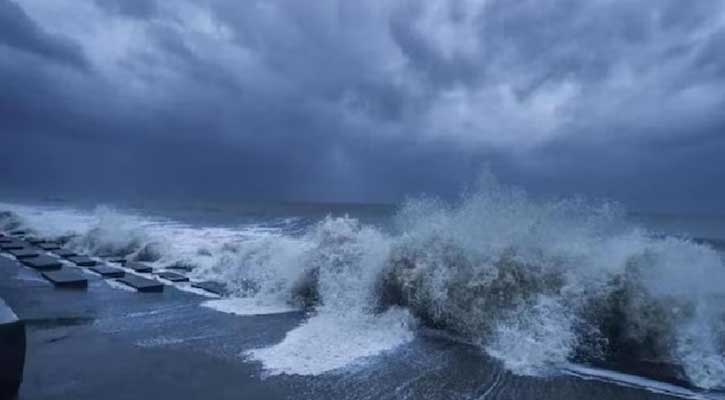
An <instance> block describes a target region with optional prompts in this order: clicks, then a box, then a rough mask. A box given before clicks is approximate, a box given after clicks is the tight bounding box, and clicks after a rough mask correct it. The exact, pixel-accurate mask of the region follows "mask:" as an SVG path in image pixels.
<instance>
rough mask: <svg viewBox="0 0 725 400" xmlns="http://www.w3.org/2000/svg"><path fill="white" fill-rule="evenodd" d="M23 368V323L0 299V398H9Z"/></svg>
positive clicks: (17, 386) (20, 376)
mask: <svg viewBox="0 0 725 400" xmlns="http://www.w3.org/2000/svg"><path fill="white" fill-rule="evenodd" d="M24 369H25V324H24V323H23V322H22V321H21V320H19V319H18V317H17V315H15V312H13V310H12V309H11V308H10V307H9V306H8V305H7V304H6V303H5V301H4V300H3V299H0V398H2V399H11V398H14V397H15V394H16V393H17V392H18V388H20V384H21V383H22V381H23V370H24Z"/></svg>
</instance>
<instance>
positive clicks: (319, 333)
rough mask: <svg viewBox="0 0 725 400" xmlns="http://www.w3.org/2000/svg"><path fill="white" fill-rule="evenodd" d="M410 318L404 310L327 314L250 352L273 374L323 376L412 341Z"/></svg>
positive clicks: (318, 316) (315, 317)
mask: <svg viewBox="0 0 725 400" xmlns="http://www.w3.org/2000/svg"><path fill="white" fill-rule="evenodd" d="M410 321H411V319H410V316H409V315H408V313H407V312H405V311H404V310H400V309H396V310H390V311H388V312H386V313H385V314H383V315H378V316H372V315H355V314H352V315H347V316H343V315H339V314H332V313H323V314H320V315H317V316H314V317H312V318H310V320H308V321H306V322H305V323H303V324H302V325H301V326H300V327H298V328H296V329H293V330H292V331H290V332H289V333H287V335H286V336H285V338H284V340H282V342H281V343H278V344H276V345H274V346H271V347H267V348H262V349H257V350H252V351H250V352H248V353H246V355H247V356H248V357H249V358H250V359H253V360H259V361H261V362H262V363H263V364H264V367H265V369H266V370H267V371H268V373H269V374H271V375H276V374H289V375H319V374H322V373H326V372H329V371H333V370H337V369H340V368H344V367H348V366H350V365H353V364H356V363H360V362H364V361H365V360H366V359H367V358H368V357H371V356H375V355H378V354H380V353H383V352H385V351H390V350H393V349H395V348H397V347H398V346H400V345H402V344H405V343H407V342H409V341H410V340H412V338H413V333H412V330H411V329H410V326H409V323H410Z"/></svg>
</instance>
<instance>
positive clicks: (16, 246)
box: [0, 240, 28, 251]
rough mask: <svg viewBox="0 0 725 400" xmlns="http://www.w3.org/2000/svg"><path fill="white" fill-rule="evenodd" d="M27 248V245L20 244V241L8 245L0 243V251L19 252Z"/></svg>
mask: <svg viewBox="0 0 725 400" xmlns="http://www.w3.org/2000/svg"><path fill="white" fill-rule="evenodd" d="M26 247H28V245H27V244H25V243H23V242H20V241H17V240H15V241H12V242H9V243H0V250H2V251H8V250H20V249H24V248H26Z"/></svg>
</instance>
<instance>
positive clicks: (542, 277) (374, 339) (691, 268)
mask: <svg viewBox="0 0 725 400" xmlns="http://www.w3.org/2000/svg"><path fill="white" fill-rule="evenodd" d="M0 209H6V210H10V211H12V212H14V213H15V216H13V217H12V218H10V219H11V220H12V221H10V222H8V219H7V218H8V217H7V216H6V217H4V218H5V222H3V223H4V224H6V225H7V224H11V225H13V227H15V226H19V227H24V228H30V229H33V230H35V231H36V232H37V233H38V234H41V235H45V236H58V237H60V236H66V235H72V238H70V240H69V242H68V245H69V246H71V247H73V248H75V249H77V250H79V251H83V252H88V253H90V254H96V255H99V254H107V253H119V254H124V255H126V254H127V255H129V256H130V257H136V258H140V259H145V260H147V261H149V262H151V263H153V264H155V265H156V266H167V265H169V264H185V265H188V266H191V267H193V271H192V272H191V273H190V275H191V277H192V278H193V279H198V280H214V281H217V282H220V283H223V284H224V285H226V288H227V289H228V290H229V292H230V297H231V298H230V299H223V300H218V301H216V300H215V301H210V302H206V303H205V305H206V306H208V307H211V308H214V309H217V310H220V311H224V312H230V313H236V314H239V315H258V314H268V313H277V312H287V311H290V310H298V309H306V310H308V311H310V314H311V315H312V317H310V319H309V320H307V321H305V322H304V323H303V324H302V325H300V326H299V327H298V328H296V329H294V330H292V331H291V332H289V333H288V334H287V336H286V337H285V339H284V340H283V341H282V342H280V343H278V344H275V345H272V346H270V347H268V348H264V349H256V350H254V351H252V352H250V353H248V354H247V356H248V357H250V358H252V359H255V360H259V361H261V362H262V364H263V365H264V367H265V368H267V369H268V370H270V371H272V373H289V374H317V373H324V372H326V371H331V370H335V369H338V368H342V367H344V366H346V365H349V364H350V363H355V362H358V361H360V360H362V359H366V358H368V357H370V356H373V355H375V354H379V353H380V352H383V351H387V350H391V349H394V348H395V347H396V346H399V345H401V344H403V343H406V342H407V341H409V340H410V339H411V338H412V335H413V330H412V327H413V324H412V322H411V320H412V319H415V320H416V321H418V322H419V323H423V324H428V325H432V326H435V327H436V328H441V329H445V330H447V331H448V332H450V334H451V335H452V336H454V337H459V338H461V339H463V340H465V341H467V342H473V343H476V344H478V345H479V346H480V348H481V350H482V351H484V352H487V353H488V354H489V355H491V356H493V357H495V358H497V359H499V360H500V361H501V362H502V364H503V365H504V366H505V367H507V368H508V369H510V370H511V371H513V372H515V373H519V374H548V373H551V372H552V371H557V370H558V366H560V365H562V364H565V363H566V362H567V361H568V360H571V359H572V357H574V356H583V357H605V358H606V357H607V356H608V352H609V351H610V349H611V347H612V345H618V346H619V347H620V348H622V347H624V348H627V349H631V350H632V352H634V353H636V354H634V355H635V356H636V355H638V354H641V355H642V356H643V357H647V358H649V359H652V358H654V359H655V360H656V361H661V362H664V363H671V364H675V365H677V366H679V367H681V368H682V369H683V370H684V371H685V373H686V374H687V378H688V379H689V380H690V381H691V382H692V383H693V384H694V385H696V386H699V387H701V388H706V389H715V388H722V387H725V357H723V354H725V348H724V346H725V311H723V310H725V307H724V306H725V286H723V285H722V282H724V281H725V266H724V265H723V261H722V259H721V257H720V255H719V254H718V253H717V252H716V251H714V250H713V249H712V248H710V247H708V246H704V245H698V244H695V243H693V242H691V241H688V240H683V239H678V238H672V237H667V238H662V237H655V236H653V235H650V234H649V233H648V232H646V231H645V230H643V229H640V228H638V227H636V226H632V225H630V224H629V223H628V222H627V221H626V219H625V218H624V214H623V212H622V211H621V210H620V209H618V207H616V206H614V205H611V204H607V203H602V204H591V203H587V202H585V201H582V200H579V199H565V200H560V201H549V202H541V201H534V200H532V199H530V198H529V197H527V195H526V194H525V193H523V192H522V191H519V190H516V189H511V188H506V187H502V186H500V185H498V184H496V183H495V182H493V181H492V180H487V181H485V182H484V184H483V185H482V186H481V187H480V188H478V189H477V190H475V191H472V192H470V193H468V194H467V195H466V196H464V197H463V198H462V199H461V201H460V202H458V203H457V204H453V205H450V204H444V203H441V202H437V201H431V200H425V199H424V200H417V201H411V202H409V203H407V204H406V205H405V206H404V207H403V208H402V210H401V211H400V213H399V214H398V216H397V218H396V230H395V232H396V233H394V234H393V233H383V232H382V231H380V230H379V229H377V228H376V227H373V226H367V225H364V224H361V223H360V222H359V221H357V220H355V219H354V218H325V219H323V220H322V221H320V222H319V223H317V224H315V225H313V226H310V227H309V228H308V229H307V230H306V231H304V232H295V234H289V233H288V232H285V231H284V229H282V228H279V227H263V228H262V227H260V226H259V225H240V226H237V227H196V226H190V225H187V224H183V223H179V222H178V221H173V220H168V219H164V218H156V217H147V216H141V215H136V214H131V213H126V212H119V211H117V210H113V209H110V208H98V209H96V210H95V211H93V212H83V211H78V210H70V209H64V208H43V207H26V206H17V205H0ZM0 222H1V221H0ZM411 316H412V317H411ZM614 347H617V346H614Z"/></svg>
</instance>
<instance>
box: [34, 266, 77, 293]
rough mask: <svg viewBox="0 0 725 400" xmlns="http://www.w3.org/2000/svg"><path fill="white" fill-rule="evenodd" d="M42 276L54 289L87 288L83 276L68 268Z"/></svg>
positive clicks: (48, 272)
mask: <svg viewBox="0 0 725 400" xmlns="http://www.w3.org/2000/svg"><path fill="white" fill-rule="evenodd" d="M42 275H43V278H45V279H47V280H49V281H50V282H51V283H53V285H55V286H56V287H60V288H73V289H85V288H87V287H88V279H86V278H85V277H84V276H83V274H81V273H78V272H76V271H72V270H71V269H69V268H63V269H59V270H57V271H46V272H43V273H42Z"/></svg>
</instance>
